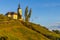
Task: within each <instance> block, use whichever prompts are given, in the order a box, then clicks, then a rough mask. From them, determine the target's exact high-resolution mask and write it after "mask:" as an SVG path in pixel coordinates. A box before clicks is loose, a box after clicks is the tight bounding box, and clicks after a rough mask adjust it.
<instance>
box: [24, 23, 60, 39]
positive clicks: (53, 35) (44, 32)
mask: <svg viewBox="0 0 60 40" xmlns="http://www.w3.org/2000/svg"><path fill="white" fill-rule="evenodd" d="M24 25H25V26H27V27H28V28H31V29H32V30H34V31H36V32H38V33H40V34H42V35H44V36H45V37H47V38H49V39H51V40H57V39H60V35H58V34H56V33H54V32H51V31H49V30H47V29H45V28H43V26H41V25H38V24H34V23H25V24H24Z"/></svg>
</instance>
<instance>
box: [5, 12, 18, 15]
mask: <svg viewBox="0 0 60 40" xmlns="http://www.w3.org/2000/svg"><path fill="white" fill-rule="evenodd" d="M6 15H17V13H15V12H7V13H6Z"/></svg>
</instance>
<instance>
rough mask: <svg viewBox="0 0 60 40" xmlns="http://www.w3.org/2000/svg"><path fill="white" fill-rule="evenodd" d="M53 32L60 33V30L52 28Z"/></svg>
mask: <svg viewBox="0 0 60 40" xmlns="http://www.w3.org/2000/svg"><path fill="white" fill-rule="evenodd" d="M52 31H53V32H55V33H57V34H60V31H59V30H52Z"/></svg>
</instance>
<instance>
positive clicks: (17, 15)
mask: <svg viewBox="0 0 60 40" xmlns="http://www.w3.org/2000/svg"><path fill="white" fill-rule="evenodd" d="M6 16H7V17H9V18H12V19H19V20H23V18H22V9H21V7H20V4H19V5H18V9H17V13H16V12H7V13H6Z"/></svg>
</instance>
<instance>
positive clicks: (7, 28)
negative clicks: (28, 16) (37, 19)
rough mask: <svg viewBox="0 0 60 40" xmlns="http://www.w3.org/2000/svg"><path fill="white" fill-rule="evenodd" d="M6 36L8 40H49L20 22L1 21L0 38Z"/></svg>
mask: <svg viewBox="0 0 60 40" xmlns="http://www.w3.org/2000/svg"><path fill="white" fill-rule="evenodd" d="M1 36H3V37H5V36H7V37H8V40H49V39H48V38H46V37H45V36H43V35H42V34H39V33H37V32H36V31H33V30H31V29H29V28H27V27H26V26H24V25H22V24H21V22H20V21H17V20H15V21H14V20H12V21H1V22H0V37H1Z"/></svg>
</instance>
